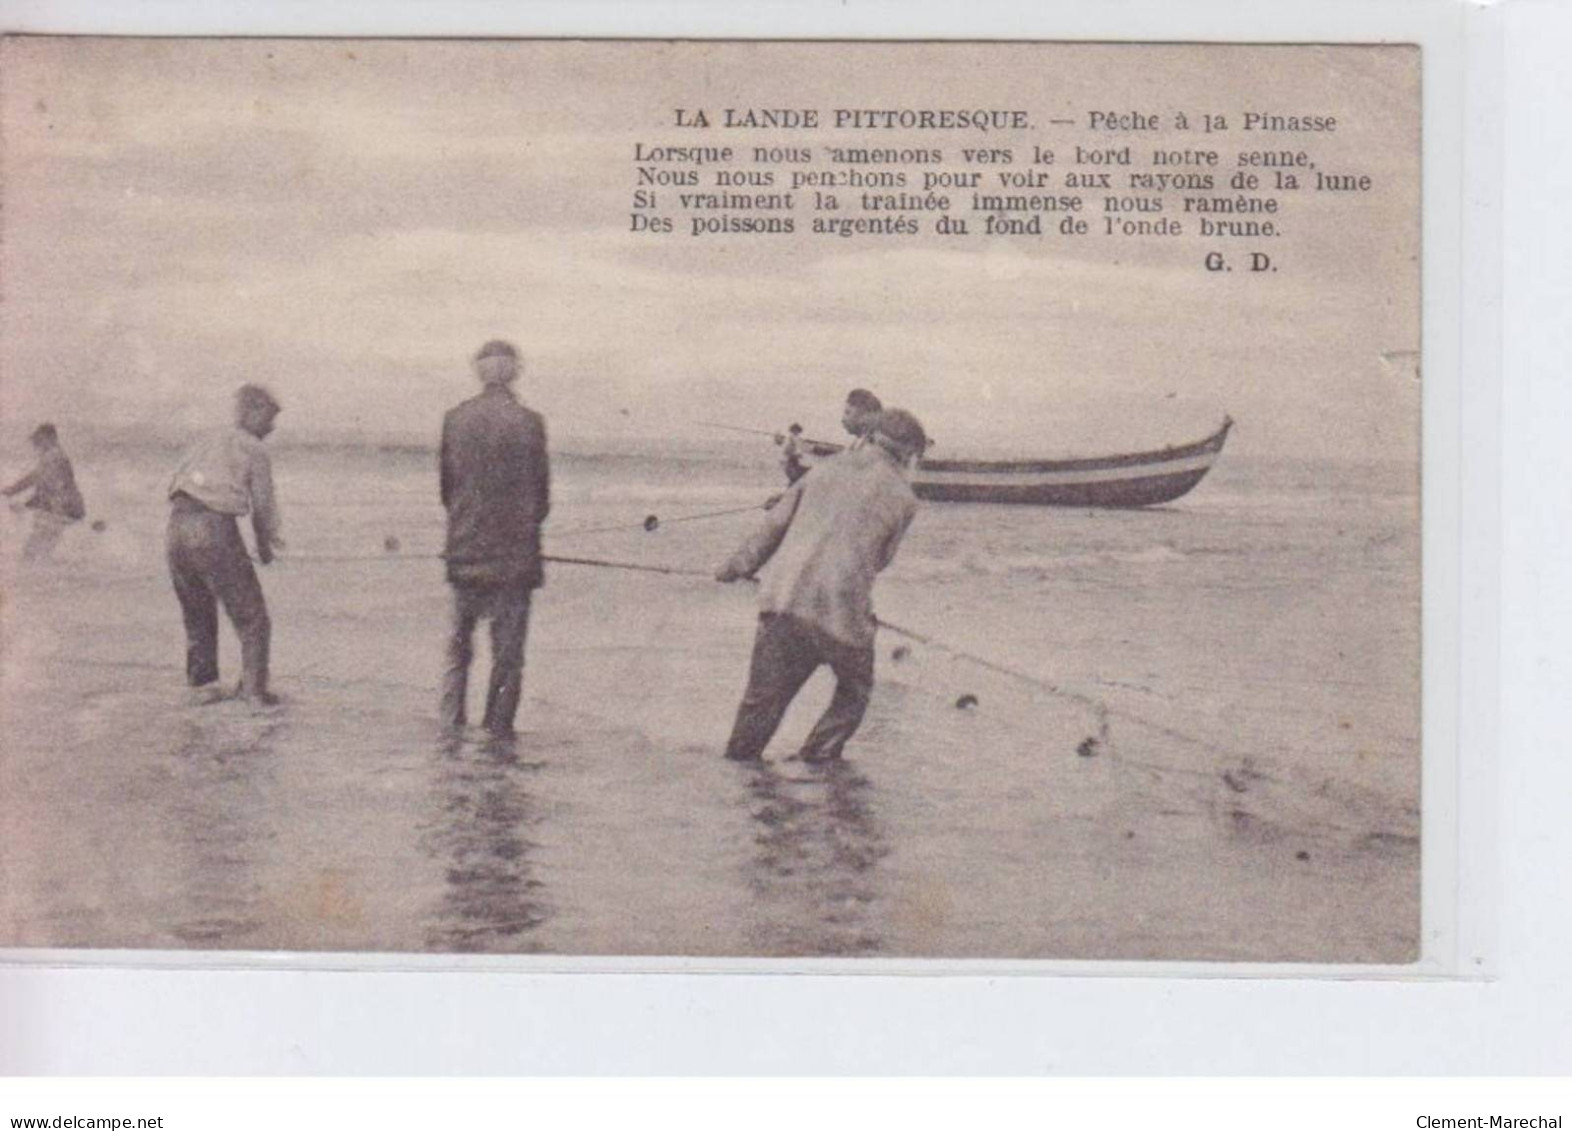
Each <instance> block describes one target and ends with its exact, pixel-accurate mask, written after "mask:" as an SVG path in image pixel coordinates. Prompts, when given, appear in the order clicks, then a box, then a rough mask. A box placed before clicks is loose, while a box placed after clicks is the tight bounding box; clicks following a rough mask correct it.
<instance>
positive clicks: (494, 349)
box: [475, 338, 519, 361]
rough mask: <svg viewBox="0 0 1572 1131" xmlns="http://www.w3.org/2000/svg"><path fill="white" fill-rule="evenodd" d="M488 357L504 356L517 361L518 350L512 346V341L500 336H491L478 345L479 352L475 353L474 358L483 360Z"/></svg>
mask: <svg viewBox="0 0 1572 1131" xmlns="http://www.w3.org/2000/svg"><path fill="white" fill-rule="evenodd" d="M488 357H506V358H509V359H511V360H513V361H517V360H518V359H519V351H518V350H516V349H515V348H513V343H512V342H505V341H503V340H502V339H501V338H492V339H491V341H489V342H487V343H486V344H485V345H483V346H481V347H480V352H479V353H477V354H476V355H475V360H476V361H484V360H485V359H486V358H488Z"/></svg>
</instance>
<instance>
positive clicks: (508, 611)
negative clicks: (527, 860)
mask: <svg viewBox="0 0 1572 1131" xmlns="http://www.w3.org/2000/svg"><path fill="white" fill-rule="evenodd" d="M475 372H476V374H477V375H478V376H479V377H480V379H481V381H482V382H483V383H484V385H485V388H484V389H483V390H482V391H481V393H480V394H479V395H478V396H475V397H471V398H470V399H469V400H467V401H465V402H464V403H463V404H461V405H459V406H458V407H457V408H455V409H453V410H452V411H450V412H449V413H448V414H447V416H446V417H445V418H444V419H443V421H442V454H441V480H442V505H443V506H444V507H445V508H446V509H447V512H448V536H447V548H446V549H445V551H444V553H443V556H444V557H445V558H446V559H447V575H448V582H449V584H450V585H452V587H453V631H452V635H451V637H450V638H449V641H448V666H447V674H446V676H445V677H444V678H443V681H442V704H441V716H442V722H443V724H444V725H445V726H447V727H450V728H455V729H456V728H459V727H462V726H463V725H464V723H465V719H466V714H465V703H466V698H467V692H468V688H469V665H470V661H471V660H472V659H473V658H474V636H475V626H476V625H477V624H478V623H479V622H480V621H481V620H482V619H483V618H488V617H489V618H490V620H491V682H490V684H489V686H488V688H487V691H486V714H485V719H484V725H485V727H486V729H487V730H489V731H491V732H492V733H493V734H496V735H507V734H511V733H512V732H513V719H514V716H515V715H516V714H517V713H518V706H519V693H520V690H521V688H522V685H523V681H524V637H525V633H526V632H527V631H528V629H529V607H530V597H531V594H532V593H533V592H534V590H536V589H538V588H539V587H540V585H541V584H542V582H543V580H544V577H543V571H542V568H541V556H540V526H541V523H542V522H544V521H545V519H546V514H547V512H548V511H549V510H550V509H551V476H550V471H549V468H548V464H547V459H546V425H545V421H544V420H542V419H541V417H540V414H539V413H536V412H531V411H530V410H529V409H527V408H525V407H524V406H523V405H521V404H520V403H519V402H518V400H517V399H516V398H515V397H514V395H513V388H512V386H513V382H514V381H515V380H517V378H518V374H519V358H518V351H517V350H516V349H514V348H513V346H512V345H510V344H509V343H507V342H503V341H491V342H487V343H486V344H485V345H484V346H482V347H481V349H480V352H479V353H477V354H476V355H475Z"/></svg>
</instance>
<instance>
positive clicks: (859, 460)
mask: <svg viewBox="0 0 1572 1131" xmlns="http://www.w3.org/2000/svg"><path fill="white" fill-rule="evenodd" d="M916 513H917V498H916V496H915V495H913V494H912V489H911V487H910V486H909V485H908V484H907V482H906V480H905V479H904V478H903V477H902V475H901V473H900V471H899V470H898V469H897V468H896V466H895V465H894V464H893V463H892V462H891V461H890V459H889V458H888V457H887V456H886V455H885V454H884V453H883V451H882V450H880V449H879V448H877V447H869V448H866V449H862V450H859V451H856V452H845V453H843V454H841V455H838V456H834V457H832V458H830V459H828V460H825V461H824V462H823V463H820V464H819V465H818V466H816V467H815V468H814V469H813V474H812V475H806V476H803V478H801V479H799V480H798V481H797V483H796V484H795V485H793V486H792V487H791V488H790V489H789V490H788V491H787V492H786V493H785V494H784V495H783V496H781V500H780V502H778V503H776V504H775V506H773V507H772V508H770V510H769V512H768V514H767V515H766V517H765V520H764V523H763V525H762V526H760V527H759V529H758V530H756V531H755V532H754V533H753V534H752V535H751V536H750V537H749V538H748V540H747V541H746V542H744V543H743V544H742V546H741V547H740V548H739V549H738V550H737V552H736V553H735V554H733V555H732V556H731V558H730V559H728V560H727V562H726V564H725V565H724V566H723V567H722V576H731V577H752V576H753V575H754V573H756V572H757V571H758V570H759V569H760V568H761V567H763V566H764V565H765V563H769V570H768V572H767V573H766V576H765V578H764V584H763V586H762V587H761V589H760V592H759V608H760V610H761V611H762V612H766V613H784V614H787V615H790V616H794V617H797V618H799V619H801V620H805V621H808V622H810V623H812V624H815V625H817V626H818V627H819V628H821V629H823V630H824V631H825V632H827V633H828V634H829V635H831V636H833V637H834V638H835V639H837V640H840V641H844V642H845V643H847V644H852V645H854V646H857V647H868V646H871V645H872V644H873V637H874V631H875V629H876V627H877V624H876V622H875V621H874V616H873V581H874V578H875V577H876V576H877V575H878V573H879V571H881V570H882V569H884V567H885V566H887V565H889V564H890V562H891V561H893V560H894V558H895V551H896V550H897V549H898V548H899V546H900V544H901V538H902V537H904V536H905V534H906V528H907V527H908V526H910V525H911V521H912V517H913V516H914V515H915V514H916Z"/></svg>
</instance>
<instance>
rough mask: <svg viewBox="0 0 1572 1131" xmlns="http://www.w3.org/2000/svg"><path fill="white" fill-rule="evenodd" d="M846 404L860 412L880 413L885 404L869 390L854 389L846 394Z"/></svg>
mask: <svg viewBox="0 0 1572 1131" xmlns="http://www.w3.org/2000/svg"><path fill="white" fill-rule="evenodd" d="M846 403H847V405H849V406H850V407H852V408H855V409H857V410H858V411H860V412H879V411H880V410H881V409H883V408H884V404H883V402H882V401H880V400H879V398H878V397H876V396H874V395H873V394H872V393H870V392H869V391H868V390H867V389H853V390H852V391H851V392H849V393H847V394H846Z"/></svg>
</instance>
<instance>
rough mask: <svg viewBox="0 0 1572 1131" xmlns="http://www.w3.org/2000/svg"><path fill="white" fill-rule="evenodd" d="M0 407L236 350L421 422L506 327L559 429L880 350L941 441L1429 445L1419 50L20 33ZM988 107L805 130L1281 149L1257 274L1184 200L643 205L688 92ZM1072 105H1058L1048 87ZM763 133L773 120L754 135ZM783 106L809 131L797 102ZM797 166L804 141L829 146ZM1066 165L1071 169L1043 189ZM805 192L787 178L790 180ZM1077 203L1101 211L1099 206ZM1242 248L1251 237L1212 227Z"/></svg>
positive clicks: (154, 387) (205, 391)
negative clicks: (1318, 174)
mask: <svg viewBox="0 0 1572 1131" xmlns="http://www.w3.org/2000/svg"><path fill="white" fill-rule="evenodd" d="M0 50H3V52H4V55H3V60H0V61H3V63H4V66H3V68H0V144H3V150H0V161H3V165H0V177H3V180H0V184H3V211H0V241H3V242H0V285H3V297H0V416H3V418H4V423H5V424H6V425H8V426H22V425H25V424H26V422H28V421H32V420H35V419H42V418H45V417H48V418H53V419H56V420H58V421H61V422H62V423H65V424H69V423H70V422H73V421H81V422H87V423H98V424H109V425H112V426H115V427H140V426H146V427H149V428H191V427H196V426H198V425H199V424H202V423H204V422H206V421H208V420H210V419H213V418H215V417H220V416H222V415H223V414H224V413H225V411H226V407H225V406H226V405H227V401H228V398H229V395H230V393H231V392H232V390H233V388H234V386H235V385H236V384H238V383H239V382H241V381H245V380H256V381H261V382H263V383H265V384H267V385H269V386H270V387H271V388H273V389H274V390H275V392H276V393H277V394H278V395H279V398H280V399H281V400H282V401H283V402H284V405H285V416H283V417H282V418H281V420H280V428H281V430H286V429H287V430H289V431H290V432H292V433H293V434H294V435H297V436H302V437H306V436H315V435H321V436H340V435H345V434H351V433H352V434H356V435H361V436H365V437H368V438H373V439H396V440H409V439H421V438H427V437H430V436H431V435H433V434H434V433H435V431H436V429H437V426H438V421H439V420H440V416H441V413H442V411H443V410H444V409H445V408H447V407H449V406H451V405H452V404H453V403H456V402H457V401H458V400H461V399H463V398H464V397H465V396H468V395H470V394H471V393H472V392H473V391H474V387H475V379H474V377H473V375H472V373H471V372H470V369H469V363H468V359H469V358H470V357H471V356H472V355H473V353H474V352H475V350H476V348H477V347H478V346H479V345H480V344H481V343H482V342H483V341H485V340H487V339H490V338H494V337H502V338H506V339H509V340H511V341H514V342H515V343H517V345H518V346H519V347H520V349H521V350H522V352H523V354H524V356H525V359H526V363H525V375H524V377H523V378H522V380H521V381H520V384H519V391H520V394H521V397H522V398H523V399H524V400H525V401H526V402H527V403H530V404H531V405H533V406H535V407H537V408H539V409H540V410H541V411H543V412H544V413H545V414H546V416H547V419H548V421H549V423H550V427H551V430H552V434H553V436H554V437H556V438H557V439H558V440H559V441H561V440H566V441H569V442H581V443H587V444H591V445H592V444H593V443H594V441H596V440H597V439H598V438H607V437H618V436H637V437H641V438H648V437H650V436H656V437H658V436H662V435H671V436H674V437H675V436H680V437H684V438H687V439H699V438H701V437H702V436H703V435H704V433H703V431H702V430H698V428H697V422H698V421H701V420H720V421H723V422H728V423H733V424H737V425H743V426H752V427H761V428H770V429H773V428H779V427H781V426H783V425H784V424H785V423H786V422H788V421H801V422H802V423H803V424H804V425H805V426H806V427H807V429H808V431H809V433H810V434H815V433H824V432H833V431H834V429H835V427H836V421H837V420H838V414H839V405H840V401H841V398H842V397H843V396H844V394H845V392H846V390H847V389H849V388H851V387H853V386H865V387H868V388H871V389H874V390H875V391H876V392H878V393H879V394H880V395H882V396H883V397H884V398H885V400H886V401H887V402H889V403H899V404H901V405H903V406H905V407H908V408H910V409H912V410H913V411H915V412H916V413H917V414H918V415H919V416H920V417H921V418H922V419H923V420H924V422H925V423H926V424H927V426H928V429H929V431H930V432H931V433H932V434H933V435H934V436H936V437H937V438H938V439H939V441H940V443H941V444H942V445H944V446H945V450H946V454H967V455H988V454H999V455H1007V454H1008V455H1021V454H1030V453H1032V452H1039V451H1040V452H1042V453H1044V454H1071V453H1078V454H1093V453H1096V452H1106V451H1114V450H1122V449H1127V448H1129V447H1133V446H1148V445H1160V444H1163V443H1179V442H1184V441H1187V440H1191V439H1196V438H1199V437H1200V436H1201V435H1203V434H1205V433H1206V432H1208V431H1210V430H1211V429H1212V428H1213V427H1215V425H1216V424H1217V422H1218V421H1219V420H1221V418H1222V416H1223V415H1224V414H1225V413H1229V414H1231V415H1233V416H1234V417H1235V418H1236V420H1238V421H1239V423H1240V428H1239V430H1238V432H1237V433H1236V437H1235V439H1234V440H1232V441H1231V443H1233V444H1234V445H1235V446H1237V447H1244V448H1246V449H1252V450H1256V451H1258V452H1261V453H1271V454H1285V453H1286V454H1302V455H1305V456H1311V457H1319V456H1374V457H1380V458H1404V459H1414V458H1417V450H1418V431H1419V419H1418V411H1419V383H1418V380H1417V377H1418V367H1417V364H1416V358H1417V353H1416V351H1417V349H1418V339H1419V309H1420V307H1419V282H1418V280H1419V261H1418V255H1419V215H1418V199H1419V181H1418V163H1419V138H1418V128H1419V127H1418V122H1419V101H1418V92H1419V65H1418V53H1417V51H1415V50H1413V49H1409V48H1402V47H1396V48H1370V47H1324V48H1315V47H1310V48H1305V47H1297V48H1269V47H1268V48H1262V47H1219V46H1207V47H1193V46H1192V47H1173V46H1170V47H1156V46H1152V47H1133V48H1132V47H1124V46H1117V45H1092V44H1087V45H1062V44H1060V45H1052V44H1049V45H1042V44H1038V45H1031V44H1014V45H998V44H995V45H981V44H949V45H931V44H929V45H924V44H910V45H887V44H862V45H849V44H835V45H824V44H736V43H711V44H696V43H631V42H601V43H588V42H573V41H555V42H552V41H546V42H514V43H509V42H489V43H488V42H431V41H357V40H338V41H334V40H319V41H282V40H273V41H269V40H252V41H239V40H210V41H180V40H165V41H159V40H118V41H115V40H94V39H81V40H50V39H37V40H11V41H7V42H6V43H5V45H4V47H3V48H0ZM750 105H751V106H764V107H815V108H821V109H824V108H831V107H836V106H853V107H862V106H871V107H967V108H969V107H973V106H985V107H1008V108H1020V109H1024V110H1026V111H1028V112H1029V114H1030V115H1031V116H1032V118H1033V119H1034V127H1033V128H1032V129H1031V130H1030V131H1026V132H1020V133H1014V134H999V135H990V136H989V137H988V138H986V139H979V138H977V137H976V136H975V135H969V134H951V135H934V136H924V137H920V138H918V137H913V136H912V135H911V134H891V135H885V136H873V137H870V136H869V135H857V136H852V135H841V134H836V133H833V132H832V131H820V132H819V133H817V134H816V135H814V136H812V137H810V138H808V139H807V140H808V143H809V144H813V145H814V146H815V148H816V152H818V153H821V154H822V152H823V148H822V147H823V146H824V145H825V144H831V143H847V142H851V141H856V142H860V143H863V144H867V143H869V142H870V141H873V142H877V143H879V144H900V145H911V144H919V145H924V146H929V145H939V146H942V147H943V148H945V149H946V152H947V156H948V158H949V160H950V162H951V163H952V165H953V164H954V163H955V162H957V161H958V152H959V149H960V148H961V147H962V146H967V145H973V144H976V143H978V142H979V141H981V142H982V144H985V145H1006V146H1010V147H1012V148H1014V149H1015V150H1016V151H1017V154H1018V160H1019V159H1020V158H1021V157H1024V153H1025V151H1027V150H1029V149H1030V147H1031V146H1032V145H1033V144H1038V145H1044V146H1047V147H1049V148H1053V149H1054V150H1055V151H1056V153H1058V154H1060V155H1061V164H1060V165H1059V167H1058V168H1057V170H1056V172H1059V173H1062V171H1063V169H1064V168H1065V166H1064V165H1063V164H1062V161H1063V159H1064V156H1066V155H1068V153H1069V152H1070V151H1071V150H1072V149H1073V146H1074V145H1075V144H1077V143H1080V144H1087V145H1090V144H1102V145H1113V146H1119V145H1123V144H1126V143H1130V144H1133V145H1135V146H1136V150H1137V153H1140V152H1141V151H1142V150H1144V149H1146V148H1149V147H1151V146H1153V145H1161V146H1163V147H1165V148H1166V147H1180V146H1208V147H1215V148H1218V149H1219V150H1221V151H1222V152H1223V156H1224V166H1223V169H1224V171H1225V172H1231V171H1232V160H1233V155H1234V153H1235V152H1236V151H1237V150H1239V149H1240V148H1256V147H1262V148H1266V147H1271V148H1284V147H1292V148H1300V147H1303V148H1306V149H1311V148H1313V149H1314V150H1315V156H1316V158H1317V160H1318V161H1319V162H1320V163H1321V164H1322V165H1323V166H1324V167H1325V168H1328V169H1334V168H1335V169H1339V170H1348V171H1352V172H1360V173H1368V174H1370V175H1371V177H1372V181H1373V188H1372V190H1371V191H1370V192H1368V193H1362V194H1359V196H1358V197H1357V198H1347V197H1343V198H1332V197H1330V196H1327V195H1324V194H1323V195H1309V194H1305V195H1301V196H1298V197H1295V198H1293V199H1292V200H1291V201H1290V202H1288V203H1286V204H1285V213H1284V217H1283V225H1284V227H1285V229H1286V234H1285V235H1284V236H1283V237H1281V238H1279V239H1277V240H1275V241H1272V243H1271V245H1270V247H1269V248H1267V250H1269V251H1270V252H1271V254H1272V257H1273V259H1274V260H1275V261H1276V262H1277V263H1278V264H1279V270H1278V271H1277V272H1276V273H1274V274H1270V275H1261V276H1256V277H1251V276H1250V275H1249V274H1248V273H1245V272H1243V271H1242V270H1241V271H1238V272H1234V273H1231V274H1218V273H1210V272H1207V271H1205V270H1204V269H1202V267H1201V260H1202V258H1203V257H1204V254H1205V252H1206V251H1208V250H1213V244H1212V243H1211V242H1210V241H1205V240H1202V239H1200V238H1199V237H1196V238H1190V237H1184V238H1181V239H1177V240H1166V241H1158V240H1146V241H1140V242H1137V241H1127V240H1121V239H1110V238H1108V237H1103V236H1097V235H1093V236H1087V237H1081V238H1079V239H1069V238H1065V237H1057V236H1053V237H1046V238H1043V239H1036V238H1014V239H966V240H962V241H957V240H955V239H953V238H946V237H941V236H929V235H924V236H922V237H918V238H916V239H911V240H900V241H893V240H888V239H884V240H881V239H877V238H871V237H860V238H854V239H836V238H833V237H832V238H825V237H810V236H807V235H800V236H797V237H794V238H790V239H786V240H779V239H771V238H767V237H746V236H741V237H739V236H731V237H724V238H718V237H705V238H697V239H696V238H692V237H690V236H688V235H686V234H684V232H683V231H682V230H681V226H680V222H679V232H678V233H677V234H674V235H671V236H664V237H663V236H653V235H650V234H648V233H635V232H632V231H630V230H629V228H630V223H629V218H630V215H631V209H630V202H631V197H632V190H633V188H634V161H633V152H634V146H635V144H637V143H642V144H644V145H646V146H648V145H671V144H690V145H691V144H732V145H734V146H735V147H737V148H738V149H746V148H748V147H749V146H750V145H751V144H752V143H753V142H755V141H758V140H759V138H758V137H757V136H748V135H744V134H742V133H740V132H738V131H723V130H719V129H715V130H709V131H690V130H678V129H676V128H675V127H674V126H673V125H672V109H673V108H674V107H678V106H682V107H706V108H709V110H710V112H711V114H712V115H713V114H714V112H715V111H716V110H717V109H719V108H723V107H726V106H750ZM1096 108H1107V109H1110V110H1122V109H1138V108H1150V109H1154V110H1158V111H1166V112H1169V113H1171V112H1172V111H1173V110H1177V109H1185V110H1187V111H1189V112H1190V113H1191V114H1192V115H1193V114H1196V113H1197V112H1221V113H1226V114H1228V115H1230V116H1231V117H1233V118H1234V119H1235V121H1236V122H1237V121H1238V115H1239V114H1240V113H1242V112H1243V111H1244V110H1246V109H1260V110H1264V111H1270V112H1277V113H1301V114H1305V113H1315V114H1333V115H1336V116H1337V118H1338V119H1339V127H1338V130H1337V132H1336V133H1335V134H1334V135H1329V136H1323V137H1321V138H1318V139H1308V140H1306V139H1304V138H1302V137H1301V136H1293V137H1287V138H1283V137H1278V138H1270V139H1263V135H1253V136H1250V137H1246V136H1245V135H1243V134H1242V133H1241V132H1238V131H1237V130H1234V131H1230V132H1229V133H1228V134H1211V135H1201V134H1199V133H1195V132H1192V133H1190V134H1182V133H1179V132H1176V131H1173V130H1172V129H1166V128H1165V130H1164V131H1162V132H1161V133H1159V134H1157V135H1152V136H1145V135H1131V134H1112V135H1105V136H1103V137H1099V138H1094V137H1093V135H1092V134H1090V133H1089V132H1088V131H1087V130H1086V129H1085V127H1084V122H1085V120H1086V115H1087V113H1088V112H1089V111H1090V110H1092V109H1096ZM1053 118H1064V119H1073V120H1075V121H1076V122H1078V123H1081V124H1078V125H1076V126H1071V127H1062V126H1054V125H1051V124H1049V119H1053ZM765 140H767V141H769V142H770V143H776V142H779V141H781V140H783V139H782V138H780V137H779V136H776V137H771V138H768V139H765ZM785 140H788V141H791V142H792V143H797V142H798V141H800V140H801V139H799V138H792V139H785ZM817 167H820V168H822V167H825V166H823V165H822V164H820V165H819V166H817ZM1056 191H1062V190H1056ZM797 217H798V222H799V224H800V225H801V224H803V223H804V221H805V220H806V219H807V213H806V212H799V213H798V214H797ZM1093 219H1094V223H1095V222H1096V219H1095V217H1094V218H1093ZM1219 246H1220V249H1221V250H1224V251H1226V252H1230V253H1235V254H1237V253H1240V252H1242V251H1243V250H1245V249H1248V248H1253V247H1255V246H1256V245H1255V244H1253V243H1250V242H1248V241H1246V242H1243V243H1239V244H1238V245H1237V247H1233V246H1230V245H1229V244H1228V243H1226V242H1225V243H1223V244H1221V245H1219Z"/></svg>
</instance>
